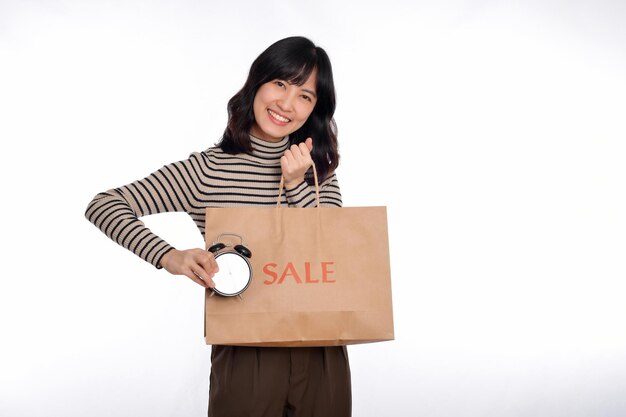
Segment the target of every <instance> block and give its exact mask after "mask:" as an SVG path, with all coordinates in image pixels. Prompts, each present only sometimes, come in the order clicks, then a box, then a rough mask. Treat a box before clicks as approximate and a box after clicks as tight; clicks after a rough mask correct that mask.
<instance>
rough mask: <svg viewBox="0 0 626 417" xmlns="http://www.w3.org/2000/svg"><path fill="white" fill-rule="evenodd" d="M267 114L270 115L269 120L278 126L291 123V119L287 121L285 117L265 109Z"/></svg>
mask: <svg viewBox="0 0 626 417" xmlns="http://www.w3.org/2000/svg"><path fill="white" fill-rule="evenodd" d="M267 113H268V114H269V115H270V118H271V119H272V120H274V121H276V122H278V123H279V124H287V123H289V122H290V121H291V119H288V118H287V117H285V116H283V115H281V114H278V113H276V112H275V111H273V110H270V109H267Z"/></svg>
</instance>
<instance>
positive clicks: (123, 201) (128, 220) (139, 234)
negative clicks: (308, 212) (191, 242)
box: [85, 137, 342, 268]
mask: <svg viewBox="0 0 626 417" xmlns="http://www.w3.org/2000/svg"><path fill="white" fill-rule="evenodd" d="M250 139H251V142H252V146H253V151H252V153H250V154H237V155H230V154H227V153H224V152H223V151H222V150H221V149H219V148H216V147H213V148H209V149H207V150H205V151H203V152H194V153H192V154H191V155H190V156H189V158H188V159H185V160H182V161H178V162H174V163H171V164H169V165H165V166H163V167H162V168H161V169H159V170H157V171H155V172H153V173H152V174H150V175H148V176H147V177H145V178H143V179H141V180H137V181H134V182H132V183H130V184H127V185H124V186H121V187H118V188H114V189H111V190H107V191H104V192H101V193H98V194H96V196H95V197H94V198H93V199H92V201H91V202H90V203H89V204H88V205H87V209H86V210H85V217H86V218H87V219H88V220H89V221H90V222H92V223H93V224H94V225H95V226H96V227H98V228H99V229H100V230H101V231H102V232H104V233H105V234H106V235H107V236H108V237H109V238H110V239H112V240H114V241H115V242H117V243H118V244H119V245H121V246H123V247H125V248H126V249H128V250H130V251H132V252H133V253H134V254H135V255H137V256H139V257H140V258H142V259H143V260H145V261H146V262H149V263H151V264H152V265H154V266H155V267H157V268H160V265H159V262H160V261H161V258H162V257H163V255H165V254H166V253H167V252H168V251H169V250H171V249H173V247H172V246H171V245H169V244H168V243H167V242H166V241H165V240H163V239H162V238H160V237H159V236H157V235H156V234H154V233H153V232H152V231H150V229H149V228H147V227H146V226H145V224H144V223H143V222H142V221H141V220H139V218H140V217H142V216H146V215H150V214H156V213H165V212H186V213H188V214H189V216H190V217H191V219H192V220H193V221H194V223H195V224H196V226H197V227H198V229H199V230H200V233H201V234H202V237H203V238H204V224H205V219H204V216H205V211H204V209H205V208H206V207H249V206H263V207H269V206H272V205H275V204H276V199H277V197H278V186H279V183H280V176H281V169H280V157H281V156H282V155H283V153H284V152H285V150H286V149H287V148H288V147H289V138H284V139H283V140H281V141H280V142H276V143H270V142H265V141H262V140H260V139H257V138H255V137H251V138H250ZM281 204H282V205H283V206H289V207H312V206H314V205H315V187H313V186H310V185H308V184H307V183H306V182H303V183H301V184H300V185H298V186H297V187H295V188H293V189H286V190H285V192H284V193H283V196H282V197H281ZM320 205H322V206H331V207H332V206H335V207H341V205H342V202H341V192H340V190H339V185H338V183H337V177H336V175H335V174H332V175H331V176H330V177H328V178H327V179H325V180H324V181H323V182H322V183H321V184H320Z"/></svg>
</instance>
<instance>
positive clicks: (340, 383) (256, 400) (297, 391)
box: [209, 346, 352, 417]
mask: <svg viewBox="0 0 626 417" xmlns="http://www.w3.org/2000/svg"><path fill="white" fill-rule="evenodd" d="M351 414H352V393H351V385H350V366H349V363H348V352H347V350H346V347H345V346H333V347H312V348H309V347H300V348H278V347H276V348H275V347H269V348H261V347H238V346H213V350H212V352H211V385H210V389H209V417H350V416H351Z"/></svg>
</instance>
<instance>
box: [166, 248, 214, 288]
mask: <svg viewBox="0 0 626 417" xmlns="http://www.w3.org/2000/svg"><path fill="white" fill-rule="evenodd" d="M161 266H162V267H163V268H164V269H165V270H166V271H167V272H169V273H170V274H173V275H185V276H186V277H189V278H190V279H191V280H192V281H194V282H195V283H197V284H199V285H201V286H203V287H204V288H214V287H215V283H214V282H213V280H212V279H211V278H213V276H214V275H215V273H216V272H217V271H218V270H219V268H218V267H217V262H215V258H214V257H213V254H212V253H211V252H209V251H206V250H202V249H187V250H177V249H172V250H171V251H169V252H167V253H166V254H165V255H163V258H161Z"/></svg>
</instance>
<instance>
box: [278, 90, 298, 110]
mask: <svg viewBox="0 0 626 417" xmlns="http://www.w3.org/2000/svg"><path fill="white" fill-rule="evenodd" d="M295 99H296V96H295V94H294V91H293V90H292V91H285V93H284V94H283V95H282V96H281V97H280V98H279V99H278V100H277V102H276V104H277V105H278V107H279V108H280V109H281V110H282V111H284V112H289V111H291V110H293V104H294V101H295Z"/></svg>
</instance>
